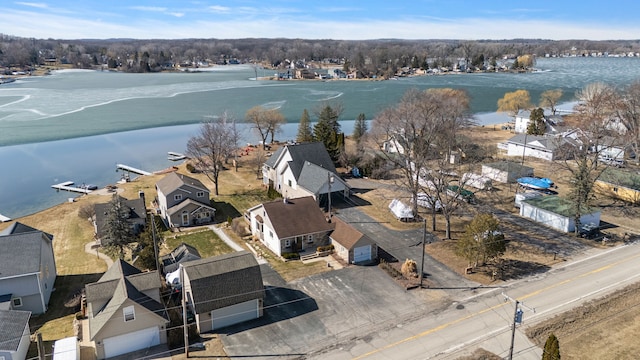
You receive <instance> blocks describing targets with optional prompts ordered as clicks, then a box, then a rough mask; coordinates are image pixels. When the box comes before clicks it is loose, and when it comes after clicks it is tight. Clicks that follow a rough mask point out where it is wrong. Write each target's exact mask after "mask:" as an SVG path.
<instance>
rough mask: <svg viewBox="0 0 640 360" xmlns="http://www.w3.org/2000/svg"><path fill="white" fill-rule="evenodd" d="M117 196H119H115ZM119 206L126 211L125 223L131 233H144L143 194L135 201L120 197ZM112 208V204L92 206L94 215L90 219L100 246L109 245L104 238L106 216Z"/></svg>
mask: <svg viewBox="0 0 640 360" xmlns="http://www.w3.org/2000/svg"><path fill="white" fill-rule="evenodd" d="M115 196H119V195H115ZM120 204H121V206H124V207H125V209H126V211H127V222H128V223H129V224H130V225H131V231H132V233H133V234H134V235H138V234H140V233H141V232H142V231H144V228H145V227H146V224H147V208H146V205H145V201H144V192H142V191H141V192H140V193H139V197H138V198H137V199H131V200H129V199H125V198H122V197H120ZM111 206H113V204H112V202H108V203H102V204H95V205H94V206H93V209H94V212H95V215H94V217H93V219H92V221H93V228H94V232H95V237H96V240H97V241H98V242H99V243H100V244H101V245H109V244H108V241H109V240H108V239H106V238H105V236H104V235H105V232H106V227H107V221H108V217H109V216H108V214H109V211H110V210H111ZM105 241H106V242H105Z"/></svg>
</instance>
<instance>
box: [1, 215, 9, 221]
mask: <svg viewBox="0 0 640 360" xmlns="http://www.w3.org/2000/svg"><path fill="white" fill-rule="evenodd" d="M7 221H11V218H9V217H6V216H4V215H2V214H0V222H7Z"/></svg>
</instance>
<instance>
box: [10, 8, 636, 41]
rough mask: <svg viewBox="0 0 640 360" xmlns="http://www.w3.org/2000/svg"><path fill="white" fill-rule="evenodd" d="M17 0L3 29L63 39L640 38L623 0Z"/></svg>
mask: <svg viewBox="0 0 640 360" xmlns="http://www.w3.org/2000/svg"><path fill="white" fill-rule="evenodd" d="M105 4H107V3H104V2H98V1H95V0H88V1H83V2H81V3H78V2H69V1H44V2H29V1H12V2H10V3H8V4H5V5H4V6H3V11H2V13H0V23H2V32H3V33H4V34H5V35H11V36H16V37H23V38H37V39H57V40H83V39H97V40H114V39H136V40H158V39H167V40H172V39H173V40H180V39H207V38H210V39H224V40H232V39H246V38H258V39H260V38H266V39H278V38H284V39H317V40H320V39H332V40H391V39H397V40H510V39H511V40H513V39H540V40H556V41H557V40H594V41H602V40H610V41H614V40H638V39H640V35H639V34H640V25H639V24H638V23H637V21H636V19H635V18H634V15H635V13H636V11H635V10H640V3H637V2H634V1H631V0H621V1H619V2H618V4H616V6H602V2H601V1H595V0H585V1H577V0H569V1H555V2H547V1H542V2H540V4H535V5H531V6H529V7H523V6H521V5H520V4H514V5H510V4H495V3H487V4H482V5H481V6H480V5H477V3H476V2H472V1H468V0H462V1H458V2H442V1H436V0H422V1H420V0H419V1H414V2H412V5H413V6H398V5H397V4H389V3H387V2H383V1H382V0H372V1H369V2H366V3H364V4H363V3H361V2H359V1H355V0H346V1H343V2H341V3H340V4H339V5H337V6H333V5H328V6H323V5H317V4H309V3H307V2H302V1H296V0H273V1H270V2H269V3H268V5H264V4H265V3H264V2H260V1H257V0H238V1H235V2H233V6H223V5H220V3H219V2H215V1H189V2H184V3H179V4H178V5H175V4H174V3H173V2H169V1H153V2H152V1H149V0H141V1H136V5H124V6H111V7H109V6H106V5H105Z"/></svg>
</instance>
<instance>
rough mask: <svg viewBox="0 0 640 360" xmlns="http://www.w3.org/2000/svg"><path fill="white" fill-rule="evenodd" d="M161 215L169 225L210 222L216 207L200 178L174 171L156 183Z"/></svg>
mask: <svg viewBox="0 0 640 360" xmlns="http://www.w3.org/2000/svg"><path fill="white" fill-rule="evenodd" d="M156 190H157V192H158V199H157V202H158V207H159V210H160V215H161V216H162V218H163V220H164V221H165V223H166V224H167V226H168V227H183V226H193V225H201V224H208V223H210V222H212V221H213V219H214V217H215V212H216V209H214V208H213V207H212V206H211V200H210V199H209V196H210V192H209V189H207V187H206V186H204V184H202V182H200V180H197V179H194V178H192V177H189V176H186V175H183V174H178V173H175V172H172V173H170V174H168V175H167V176H165V177H163V178H162V179H160V180H159V181H158V182H157V183H156Z"/></svg>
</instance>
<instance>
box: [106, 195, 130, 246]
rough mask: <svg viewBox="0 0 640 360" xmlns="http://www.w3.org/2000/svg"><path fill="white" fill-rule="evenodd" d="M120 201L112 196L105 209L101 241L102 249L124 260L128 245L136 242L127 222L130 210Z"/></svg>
mask: <svg viewBox="0 0 640 360" xmlns="http://www.w3.org/2000/svg"><path fill="white" fill-rule="evenodd" d="M122 200H123V199H122V197H120V196H119V195H113V197H112V198H111V201H110V202H109V206H108V208H107V215H106V220H105V228H104V229H105V231H104V235H103V236H102V239H101V240H102V244H103V246H104V248H105V249H106V250H107V251H108V252H111V253H113V254H114V255H116V256H118V257H119V258H120V259H124V253H125V250H127V249H128V247H129V244H131V243H132V242H135V241H136V240H137V236H136V235H135V234H134V233H133V229H132V227H131V223H130V222H129V217H130V216H131V208H129V207H128V206H127V205H126V204H124V202H123V201H122Z"/></svg>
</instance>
